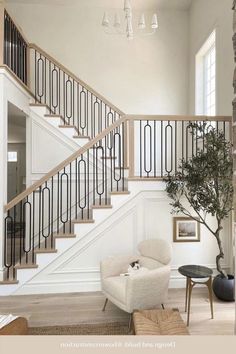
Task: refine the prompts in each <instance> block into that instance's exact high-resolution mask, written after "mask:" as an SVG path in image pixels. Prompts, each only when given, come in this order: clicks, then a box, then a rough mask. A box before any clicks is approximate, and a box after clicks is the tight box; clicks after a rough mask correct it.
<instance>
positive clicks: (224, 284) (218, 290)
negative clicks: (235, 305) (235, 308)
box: [212, 274, 235, 301]
mask: <svg viewBox="0 0 236 354" xmlns="http://www.w3.org/2000/svg"><path fill="white" fill-rule="evenodd" d="M212 289H213V291H214V294H215V296H216V297H217V298H218V299H220V300H223V301H234V296H235V295H234V289H235V284H234V276H233V275H229V274H228V279H227V278H223V277H222V275H220V274H219V275H217V276H216V277H215V278H214V280H213V284H212Z"/></svg>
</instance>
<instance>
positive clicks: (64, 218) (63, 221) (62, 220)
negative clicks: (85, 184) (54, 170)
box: [60, 167, 69, 233]
mask: <svg viewBox="0 0 236 354" xmlns="http://www.w3.org/2000/svg"><path fill="white" fill-rule="evenodd" d="M64 176H65V182H64V183H66V202H65V203H64V202H63V201H64V199H63V197H65V193H63V179H64ZM68 182H69V181H68V174H67V173H66V169H65V167H64V169H63V172H62V174H61V178H60V221H61V223H62V225H63V226H62V227H63V233H65V231H66V224H67V222H68V220H69V183H68ZM64 204H65V206H66V211H65V212H64V210H63V205H64ZM64 214H65V217H64Z"/></svg>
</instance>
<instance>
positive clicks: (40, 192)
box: [38, 186, 42, 249]
mask: <svg viewBox="0 0 236 354" xmlns="http://www.w3.org/2000/svg"><path fill="white" fill-rule="evenodd" d="M41 213H42V186H40V187H39V242H38V248H39V249H40V248H41Z"/></svg>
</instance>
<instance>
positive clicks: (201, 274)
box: [178, 265, 214, 326]
mask: <svg viewBox="0 0 236 354" xmlns="http://www.w3.org/2000/svg"><path fill="white" fill-rule="evenodd" d="M178 271H179V273H180V274H182V275H184V276H185V277H186V294H185V312H186V311H187V310H188V313H187V326H189V318H190V305H191V294H192V289H193V287H194V285H196V284H204V285H206V286H207V287H208V294H209V300H210V307H211V318H212V319H213V318H214V316H213V296H212V273H213V272H212V270H211V269H210V268H207V267H203V266H199V265H185V266H182V267H179V269H178ZM192 278H194V279H203V278H208V279H207V280H206V281H205V282H200V281H195V280H193V279H192Z"/></svg>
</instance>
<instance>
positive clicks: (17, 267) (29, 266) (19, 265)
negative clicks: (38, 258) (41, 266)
mask: <svg viewBox="0 0 236 354" xmlns="http://www.w3.org/2000/svg"><path fill="white" fill-rule="evenodd" d="M31 268H32V269H34V268H38V264H17V265H16V266H15V269H31Z"/></svg>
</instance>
